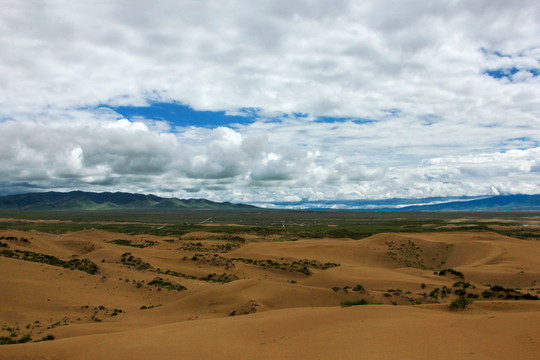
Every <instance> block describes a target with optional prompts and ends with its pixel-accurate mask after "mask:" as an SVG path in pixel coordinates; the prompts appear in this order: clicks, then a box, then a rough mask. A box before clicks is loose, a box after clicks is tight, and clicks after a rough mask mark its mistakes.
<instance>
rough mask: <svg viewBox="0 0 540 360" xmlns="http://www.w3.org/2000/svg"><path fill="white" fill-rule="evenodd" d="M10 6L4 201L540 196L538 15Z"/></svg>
mask: <svg viewBox="0 0 540 360" xmlns="http://www.w3.org/2000/svg"><path fill="white" fill-rule="evenodd" d="M0 2H1V7H2V11H0V54H1V56H0V194H14V193H23V192H35V191H70V190H85V191H96V192H99V191H125V192H135V193H145V194H148V193H152V194H156V195H160V196H164V197H178V198H207V199H210V200H214V201H232V202H244V203H273V202H295V201H318V200H336V199H339V200H352V199H390V198H424V197H445V196H478V195H497V194H518V193H519V194H538V193H540V3H539V2H538V1H528V0H513V1H508V0H489V1H484V0H475V1H462V0H433V1H423V0H422V1H389V0H365V1H347V0H331V1H330V0H298V1H291V0H258V1H252V0H246V1H244V0H220V1H205V0H179V1H178V0H174V1H159V0H158V1H137V0H129V1H127V0H126V1H123V0H115V1H106V0H101V1H71V0H66V1H61V0H55V1H47V0H44V1H37V0H35V1H32V0H0Z"/></svg>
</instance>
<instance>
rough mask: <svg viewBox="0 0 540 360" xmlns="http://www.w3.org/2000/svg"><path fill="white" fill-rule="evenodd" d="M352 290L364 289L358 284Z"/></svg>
mask: <svg viewBox="0 0 540 360" xmlns="http://www.w3.org/2000/svg"><path fill="white" fill-rule="evenodd" d="M353 291H364V286H362V285H360V284H358V285H356V286H355V287H354V288H353Z"/></svg>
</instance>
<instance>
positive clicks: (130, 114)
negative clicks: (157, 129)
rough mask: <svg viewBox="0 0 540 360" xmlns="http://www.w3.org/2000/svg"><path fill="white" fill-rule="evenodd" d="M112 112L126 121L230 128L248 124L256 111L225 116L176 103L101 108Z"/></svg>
mask: <svg viewBox="0 0 540 360" xmlns="http://www.w3.org/2000/svg"><path fill="white" fill-rule="evenodd" d="M102 107H106V108H109V109H112V110H114V111H115V112H117V113H119V114H120V115H122V116H123V117H125V118H126V119H128V120H131V119H134V118H138V117H143V118H145V119H152V120H161V121H168V122H169V123H171V124H173V125H175V126H180V127H185V126H197V127H206V128H215V127H218V126H231V125H233V124H249V123H252V122H253V121H254V119H255V117H256V111H252V110H251V109H240V110H239V112H241V113H243V114H245V116H242V115H227V113H226V112H225V111H197V110H193V109H192V108H191V107H189V106H187V105H183V104H181V103H178V102H173V103H162V102H154V103H150V106H102Z"/></svg>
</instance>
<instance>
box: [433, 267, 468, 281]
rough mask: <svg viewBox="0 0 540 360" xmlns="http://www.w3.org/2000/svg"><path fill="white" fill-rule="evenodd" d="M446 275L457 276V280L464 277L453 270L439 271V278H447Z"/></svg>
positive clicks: (459, 272)
mask: <svg viewBox="0 0 540 360" xmlns="http://www.w3.org/2000/svg"><path fill="white" fill-rule="evenodd" d="M448 274H450V275H454V276H457V277H458V278H461V279H465V275H463V273H462V272H461V271H457V270H454V269H443V270H441V271H439V276H447V275H448Z"/></svg>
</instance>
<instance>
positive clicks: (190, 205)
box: [0, 191, 256, 211]
mask: <svg viewBox="0 0 540 360" xmlns="http://www.w3.org/2000/svg"><path fill="white" fill-rule="evenodd" d="M0 209H6V210H146V211H175V210H249V209H256V207H255V206H251V205H244V204H232V203H230V202H221V203H220V202H214V201H210V200H206V199H176V198H162V197H159V196H156V195H143V194H131V193H122V192H115V193H111V192H102V193H94V192H85V191H71V192H54V191H50V192H43V193H28V194H18V195H8V196H2V197H0Z"/></svg>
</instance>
